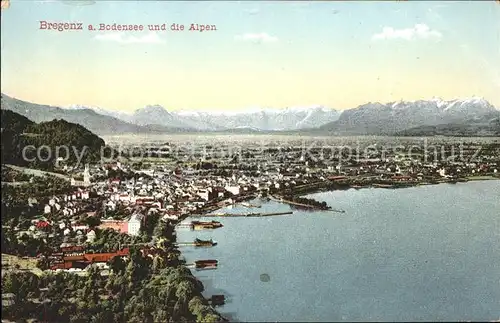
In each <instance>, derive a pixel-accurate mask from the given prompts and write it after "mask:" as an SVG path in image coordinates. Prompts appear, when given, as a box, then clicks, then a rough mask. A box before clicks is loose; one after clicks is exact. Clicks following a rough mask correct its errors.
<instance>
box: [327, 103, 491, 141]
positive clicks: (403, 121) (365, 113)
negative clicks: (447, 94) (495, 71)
mask: <svg viewBox="0 0 500 323" xmlns="http://www.w3.org/2000/svg"><path fill="white" fill-rule="evenodd" d="M499 116H500V111H499V110H497V109H496V108H495V107H494V106H493V105H491V104H490V103H489V102H488V101H486V100H485V99H483V98H477V97H473V98H469V99H463V100H450V101H444V100H441V99H431V100H419V101H399V102H390V103H387V104H382V103H378V102H376V103H371V102H370V103H367V104H363V105H361V106H359V107H357V108H354V109H349V110H345V111H344V112H343V113H342V114H341V115H340V117H339V119H338V120H336V121H334V122H330V123H327V124H325V125H322V126H320V127H319V129H318V130H319V131H323V132H328V133H330V134H334V135H366V134H370V135H393V134H397V133H400V132H402V131H405V130H408V129H412V128H416V127H422V126H437V125H447V124H454V125H457V124H470V123H474V122H475V120H481V121H482V122H483V123H484V122H489V121H494V120H496V118H498V117H499ZM485 118H490V119H491V120H485ZM493 124H494V125H495V124H496V123H493Z"/></svg>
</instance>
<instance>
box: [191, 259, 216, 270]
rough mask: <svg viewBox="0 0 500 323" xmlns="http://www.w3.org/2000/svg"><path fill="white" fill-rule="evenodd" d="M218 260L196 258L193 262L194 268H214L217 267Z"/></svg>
mask: <svg viewBox="0 0 500 323" xmlns="http://www.w3.org/2000/svg"><path fill="white" fill-rule="evenodd" d="M217 264H218V261H217V260H215V259H207V260H196V261H195V262H194V266H195V268H215V267H217Z"/></svg>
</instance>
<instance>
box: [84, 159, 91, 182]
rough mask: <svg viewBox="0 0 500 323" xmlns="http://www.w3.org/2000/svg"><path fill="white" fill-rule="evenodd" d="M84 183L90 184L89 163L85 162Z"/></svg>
mask: <svg viewBox="0 0 500 323" xmlns="http://www.w3.org/2000/svg"><path fill="white" fill-rule="evenodd" d="M83 184H85V185H90V171H89V165H88V164H85V171H84V172H83Z"/></svg>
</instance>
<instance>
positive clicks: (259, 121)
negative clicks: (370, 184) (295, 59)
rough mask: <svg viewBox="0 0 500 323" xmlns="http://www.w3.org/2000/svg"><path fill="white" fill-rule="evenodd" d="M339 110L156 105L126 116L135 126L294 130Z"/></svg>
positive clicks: (320, 121) (327, 118) (322, 120)
mask: <svg viewBox="0 0 500 323" xmlns="http://www.w3.org/2000/svg"><path fill="white" fill-rule="evenodd" d="M339 115H340V112H339V111H337V110H333V109H328V108H325V107H322V106H315V107H307V108H286V109H270V108H263V109H252V110H250V111H249V110H246V111H214V112H205V111H186V110H184V111H170V112H169V111H167V110H166V109H165V108H163V107H162V106H159V105H154V106H146V107H145V108H142V109H138V110H136V111H135V112H134V113H133V114H132V116H131V117H130V119H128V120H127V121H130V122H132V123H135V124H138V125H146V124H160V125H163V126H177V127H179V126H180V127H188V128H194V129H197V130H224V129H237V128H253V129H259V130H297V129H304V128H314V127H318V126H320V125H322V124H324V123H327V122H330V121H335V120H337V119H338V117H339Z"/></svg>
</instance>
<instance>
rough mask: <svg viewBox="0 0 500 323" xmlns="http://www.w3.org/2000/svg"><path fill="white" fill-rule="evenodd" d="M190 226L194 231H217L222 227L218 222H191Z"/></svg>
mask: <svg viewBox="0 0 500 323" xmlns="http://www.w3.org/2000/svg"><path fill="white" fill-rule="evenodd" d="M191 226H192V227H193V228H194V229H217V228H221V227H223V225H222V223H220V222H218V221H191Z"/></svg>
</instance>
